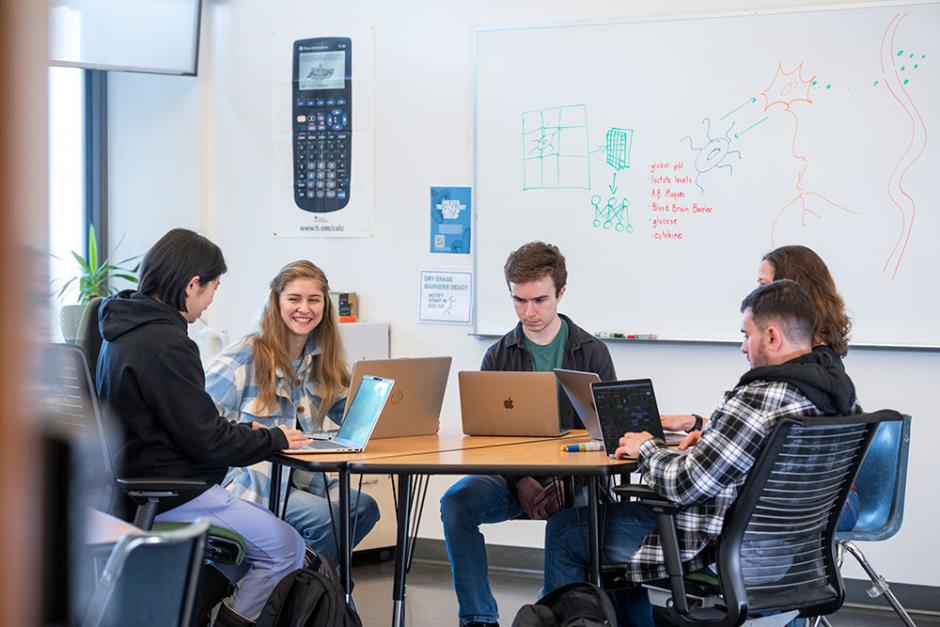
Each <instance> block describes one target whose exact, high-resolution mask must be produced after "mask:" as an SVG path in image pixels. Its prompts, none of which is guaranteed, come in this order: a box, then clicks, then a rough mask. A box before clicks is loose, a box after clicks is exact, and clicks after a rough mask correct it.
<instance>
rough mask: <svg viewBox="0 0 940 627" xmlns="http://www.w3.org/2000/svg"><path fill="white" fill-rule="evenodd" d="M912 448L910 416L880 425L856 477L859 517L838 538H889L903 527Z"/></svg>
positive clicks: (876, 539) (875, 539)
mask: <svg viewBox="0 0 940 627" xmlns="http://www.w3.org/2000/svg"><path fill="white" fill-rule="evenodd" d="M910 448H911V417H910V416H907V415H905V416H904V419H903V420H902V421H900V422H898V421H892V422H884V423H882V424H880V425H878V430H877V431H875V437H874V438H873V439H872V441H871V445H870V446H869V447H868V452H867V453H866V454H865V460H864V461H863V462H862V467H861V468H860V469H859V471H858V476H857V477H855V484H856V486H858V496H859V501H860V506H859V513H858V521H857V522H856V523H855V528H854V529H852V530H851V531H847V532H843V533H840V534H838V535H837V536H836V537H837V538H838V539H839V540H843V539H844V540H869V541H880V540H886V539H888V538H890V537H891V536H893V535H894V534H896V533H897V532H898V529H900V528H901V521H902V520H903V518H904V493H905V491H906V486H907V458H908V453H909V452H910Z"/></svg>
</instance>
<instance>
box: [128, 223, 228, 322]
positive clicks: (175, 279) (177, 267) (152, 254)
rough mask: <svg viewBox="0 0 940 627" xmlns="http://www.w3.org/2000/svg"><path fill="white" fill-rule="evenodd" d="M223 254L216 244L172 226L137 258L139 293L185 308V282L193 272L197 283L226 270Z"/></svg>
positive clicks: (210, 279)
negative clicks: (138, 259)
mask: <svg viewBox="0 0 940 627" xmlns="http://www.w3.org/2000/svg"><path fill="white" fill-rule="evenodd" d="M227 269H228V268H226V266H225V258H224V257H222V251H221V250H220V249H219V247H218V246H216V245H215V244H213V243H212V242H210V241H209V240H208V239H206V238H205V237H203V236H202V235H199V234H198V233H195V232H193V231H190V230H187V229H172V230H171V231H168V232H167V234H166V235H164V236H163V237H161V238H160V239H159V240H158V241H157V243H156V244H154V245H153V246H151V247H150V250H148V251H147V254H145V255H144V260H143V261H141V262H140V284H139V286H138V288H137V289H138V290H139V291H140V293H141V294H146V295H147V296H150V297H151V298H152V297H157V298H158V299H159V300H160V301H161V302H164V303H166V304H168V305H172V306H173V307H176V309H177V310H179V311H186V286H187V285H189V280H190V279H192V278H193V277H194V276H198V277H199V285H205V284H206V283H208V282H210V281H214V280H215V279H217V278H218V277H219V276H221V275H222V274H224V273H225V271H226V270H227Z"/></svg>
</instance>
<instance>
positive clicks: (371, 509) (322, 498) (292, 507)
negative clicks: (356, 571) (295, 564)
mask: <svg viewBox="0 0 940 627" xmlns="http://www.w3.org/2000/svg"><path fill="white" fill-rule="evenodd" d="M291 486H292V487H291V488H290V497H289V498H288V499H287V509H286V510H285V511H284V520H286V521H287V522H288V523H290V525H291V526H292V527H293V528H294V529H296V530H297V531H299V532H300V535H301V536H303V539H304V542H306V543H307V544H308V545H309V546H310V548H311V549H313V550H314V551H315V552H316V553H318V554H321V555H326V556H327V557H328V558H330V560H331V561H332V562H333V564H334V565H336V564H337V555H336V540H337V539H338V538H339V480H337V479H328V480H327V482H324V475H323V473H319V472H315V473H310V472H302V471H294V473H293V476H292V478H291ZM327 494H329V498H328V497H327ZM349 504H350V506H351V508H352V509H351V512H352V516H351V522H352V528H351V529H350V530H349V533H350V537H351V538H352V541H353V546H356V545H357V544H359V542H360V541H361V540H362V539H363V538H364V537H365V536H366V534H367V533H369V532H370V531H371V530H372V527H374V526H375V523H376V522H378V520H379V506H378V505H377V504H376V502H375V499H373V498H372V497H371V496H369V495H368V494H363V493H361V492H359V491H358V490H352V489H350V491H349ZM331 509H332V512H333V513H332V518H331V515H330V510H331ZM331 522H335V524H336V533H335V535H334V533H333V528H332V526H331Z"/></svg>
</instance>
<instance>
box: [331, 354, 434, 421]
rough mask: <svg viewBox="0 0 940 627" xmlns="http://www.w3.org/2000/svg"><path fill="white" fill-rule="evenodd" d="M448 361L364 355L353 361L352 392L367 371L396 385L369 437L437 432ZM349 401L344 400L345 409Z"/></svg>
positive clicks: (351, 395)
mask: <svg viewBox="0 0 940 627" xmlns="http://www.w3.org/2000/svg"><path fill="white" fill-rule="evenodd" d="M450 362H451V358H450V357H414V358H408V359H367V360H362V361H358V362H356V365H355V366H353V373H352V381H351V382H350V384H349V390H350V392H352V393H354V392H355V390H356V389H357V388H358V387H359V381H360V379H362V377H363V375H364V374H366V373H368V374H370V375H374V376H379V377H385V378H388V379H392V380H393V381H395V389H394V390H392V393H391V394H390V395H389V397H388V403H386V404H385V409H383V410H382V415H381V416H379V424H378V425H377V426H376V427H375V431H374V432H373V433H372V439H373V440H377V439H379V438H397V437H402V436H408V435H433V434H435V433H437V431H438V428H439V427H440V424H441V405H442V404H443V403H444V390H445V389H446V388H447V375H448V374H450ZM352 393H351V394H350V396H349V398H350V399H352V397H353V394H352ZM351 402H352V401H351V400H349V401H347V402H346V409H347V410H348V409H349V404H350V403H351Z"/></svg>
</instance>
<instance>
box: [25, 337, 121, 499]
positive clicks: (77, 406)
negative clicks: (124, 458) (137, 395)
mask: <svg viewBox="0 0 940 627" xmlns="http://www.w3.org/2000/svg"><path fill="white" fill-rule="evenodd" d="M42 367H43V369H44V372H45V380H46V385H47V386H48V387H47V389H46V390H45V398H44V399H43V401H44V406H45V407H46V408H47V411H46V414H47V415H48V416H49V418H50V419H51V420H53V421H55V422H56V423H57V424H58V425H59V426H60V427H61V428H67V429H70V430H71V431H72V432H73V433H76V434H79V435H80V436H82V437H81V440H82V449H83V453H87V454H85V455H84V459H82V460H80V463H81V468H80V471H81V472H82V473H84V474H85V475H87V476H86V477H83V480H82V482H81V483H82V486H81V487H80V489H79V492H80V493H81V494H82V500H84V501H85V504H86V505H89V506H91V507H96V508H97V509H101V510H108V509H109V508H110V506H111V504H112V499H113V498H114V476H115V475H114V466H113V462H112V459H113V458H112V455H111V449H110V447H109V445H108V442H109V436H110V437H114V435H113V433H111V431H113V427H112V426H111V425H110V424H108V423H107V421H106V419H105V417H104V415H103V414H102V412H101V408H100V406H99V405H98V397H97V395H96V394H95V388H94V385H93V384H92V379H91V372H90V371H89V369H88V363H87V361H86V359H85V353H84V352H83V351H82V349H81V348H79V347H78V346H75V345H72V344H49V345H47V346H46V347H45V349H44V350H43V356H42Z"/></svg>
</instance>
